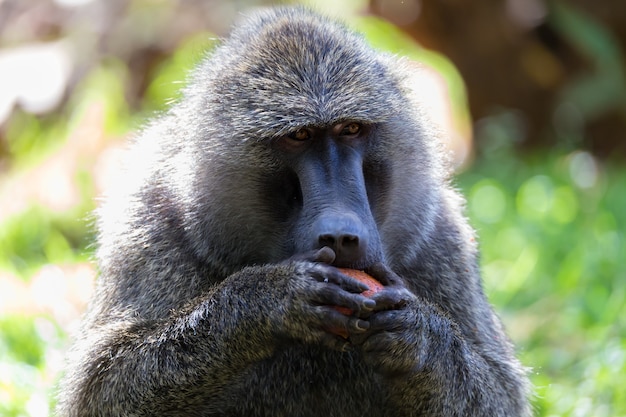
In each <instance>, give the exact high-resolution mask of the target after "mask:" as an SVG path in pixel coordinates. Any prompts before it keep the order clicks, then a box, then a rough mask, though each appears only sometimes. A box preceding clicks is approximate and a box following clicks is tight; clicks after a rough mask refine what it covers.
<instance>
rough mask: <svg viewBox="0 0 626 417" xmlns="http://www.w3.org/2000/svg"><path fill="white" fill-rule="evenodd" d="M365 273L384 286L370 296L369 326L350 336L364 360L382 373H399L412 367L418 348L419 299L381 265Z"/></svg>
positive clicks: (419, 326) (419, 355)
mask: <svg viewBox="0 0 626 417" xmlns="http://www.w3.org/2000/svg"><path fill="white" fill-rule="evenodd" d="M366 272H367V273H368V274H370V275H371V276H373V277H374V278H376V279H377V280H378V281H380V282H381V283H382V284H383V285H384V289H382V290H381V291H379V292H377V293H376V294H374V295H373V296H372V299H373V300H374V301H375V302H376V306H375V308H374V310H373V312H372V313H371V314H370V316H369V317H368V318H367V320H368V322H369V324H370V327H369V329H368V331H367V332H365V333H364V334H362V335H356V336H355V337H353V338H352V342H353V343H354V344H355V345H359V346H360V349H361V350H362V352H363V354H364V357H365V360H366V361H367V362H368V363H369V364H370V365H371V366H373V367H374V369H376V370H377V371H379V372H380V373H382V374H385V375H403V374H406V373H408V372H411V371H413V370H415V369H416V368H417V367H418V366H419V363H420V358H421V356H422V355H421V354H422V349H424V348H425V346H423V345H422V343H421V339H422V336H423V333H422V332H423V331H427V329H425V328H423V326H421V324H422V320H421V315H422V312H421V311H420V300H419V299H418V298H417V297H416V296H415V295H414V294H413V293H412V292H411V291H409V289H408V288H407V287H406V285H405V284H404V281H403V280H402V278H400V277H399V276H398V275H397V274H395V273H394V272H393V271H391V270H390V269H389V268H387V267H386V266H385V265H383V264H376V265H374V266H372V267H371V268H369V269H367V270H366Z"/></svg>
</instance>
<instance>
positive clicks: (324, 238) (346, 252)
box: [272, 120, 382, 268]
mask: <svg viewBox="0 0 626 417" xmlns="http://www.w3.org/2000/svg"><path fill="white" fill-rule="evenodd" d="M375 135H376V129H375V127H374V126H372V125H369V124H366V123H363V122H358V121H352V120H347V121H343V122H340V123H335V124H333V125H331V126H328V127H302V128H299V129H297V130H295V131H292V132H291V133H289V134H287V135H284V136H282V137H279V138H277V139H276V140H274V141H273V142H272V147H273V150H274V151H275V152H277V153H278V154H279V157H280V158H281V159H282V160H283V162H284V166H285V167H286V169H285V170H284V171H283V173H282V174H281V175H284V176H285V177H284V178H282V179H280V181H279V182H280V183H282V184H284V186H283V193H282V197H281V198H283V199H284V200H283V201H284V204H283V205H282V207H283V210H285V213H284V215H285V218H290V219H291V228H290V236H289V237H288V238H287V239H290V240H291V241H292V247H293V250H294V251H295V252H304V251H307V250H311V249H317V248H321V247H324V246H328V247H330V248H332V249H333V250H334V251H335V255H336V259H335V264H336V265H338V266H349V267H353V268H365V267H367V266H369V265H371V264H372V263H374V262H376V261H381V260H382V259H381V258H382V248H381V243H380V237H379V234H378V229H377V226H376V222H375V221H374V217H373V214H372V204H374V203H375V202H376V201H377V199H376V198H375V197H376V196H375V195H373V194H375V193H377V192H378V188H377V187H376V185H377V184H376V183H375V181H376V180H378V181H380V179H381V178H380V177H376V176H375V175H372V174H374V173H373V172H370V169H371V168H370V167H368V164H367V163H366V160H367V155H368V148H369V147H370V145H371V142H372V141H375V140H376V138H375Z"/></svg>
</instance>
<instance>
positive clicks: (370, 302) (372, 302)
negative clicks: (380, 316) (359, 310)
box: [363, 298, 376, 310]
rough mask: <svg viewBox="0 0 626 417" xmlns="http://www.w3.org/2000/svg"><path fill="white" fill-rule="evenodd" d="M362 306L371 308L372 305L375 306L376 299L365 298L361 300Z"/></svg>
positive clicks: (372, 307)
mask: <svg viewBox="0 0 626 417" xmlns="http://www.w3.org/2000/svg"><path fill="white" fill-rule="evenodd" d="M363 307H365V308H366V309H368V310H373V309H374V307H376V301H374V300H372V299H369V298H367V299H366V300H365V301H363Z"/></svg>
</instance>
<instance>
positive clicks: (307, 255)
mask: <svg viewBox="0 0 626 417" xmlns="http://www.w3.org/2000/svg"><path fill="white" fill-rule="evenodd" d="M288 261H289V262H293V261H296V262H319V263H324V264H328V265H330V264H332V263H333V262H334V261H335V251H333V250H332V249H331V248H329V247H328V246H324V247H323V248H320V249H315V250H310V251H308V252H304V253H298V254H296V255H294V256H292V257H291V258H289V259H288Z"/></svg>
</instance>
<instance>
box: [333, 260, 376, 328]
mask: <svg viewBox="0 0 626 417" xmlns="http://www.w3.org/2000/svg"><path fill="white" fill-rule="evenodd" d="M339 271H341V273H342V274H344V275H348V276H350V277H352V278H354V279H356V280H358V281H361V282H362V283H363V284H365V285H367V286H368V287H369V289H368V290H365V291H363V292H362V293H361V295H363V296H365V297H371V296H372V295H374V294H376V293H377V292H378V291H380V290H382V289H383V288H384V287H383V284H381V283H380V282H378V281H377V280H376V279H375V278H374V277H372V276H370V275H368V274H366V273H365V272H363V271H359V270H357V269H348V268H339ZM333 308H334V309H335V310H337V311H338V312H340V313H341V314H344V315H346V316H351V315H352V313H354V312H353V311H352V310H351V309H349V308H348V307H340V306H334V307H333ZM331 332H332V333H334V334H336V335H339V336H341V337H343V338H344V339H347V338H348V333H347V332H346V331H345V330H343V329H331Z"/></svg>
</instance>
